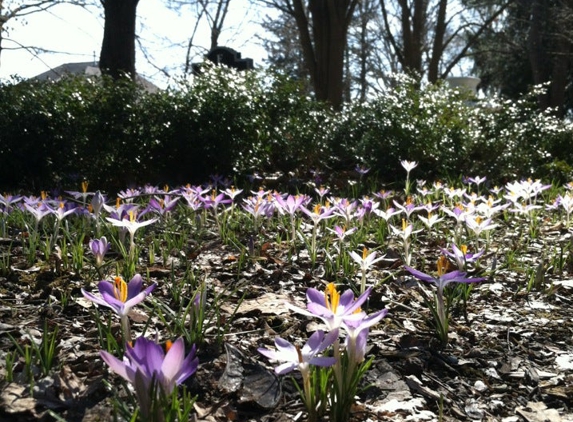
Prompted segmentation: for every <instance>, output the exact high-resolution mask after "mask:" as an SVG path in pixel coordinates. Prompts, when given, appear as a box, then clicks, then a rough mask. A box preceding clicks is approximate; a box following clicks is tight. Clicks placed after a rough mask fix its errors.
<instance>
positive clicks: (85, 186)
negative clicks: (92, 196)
mask: <svg viewBox="0 0 573 422" xmlns="http://www.w3.org/2000/svg"><path fill="white" fill-rule="evenodd" d="M87 191H88V182H87V180H84V181H83V182H82V192H83V193H87Z"/></svg>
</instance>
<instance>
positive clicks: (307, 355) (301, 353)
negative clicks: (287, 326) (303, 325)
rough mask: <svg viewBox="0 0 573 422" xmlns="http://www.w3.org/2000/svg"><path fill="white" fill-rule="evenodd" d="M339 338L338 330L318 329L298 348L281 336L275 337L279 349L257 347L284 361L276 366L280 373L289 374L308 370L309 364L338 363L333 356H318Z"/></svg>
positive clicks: (275, 358)
mask: <svg viewBox="0 0 573 422" xmlns="http://www.w3.org/2000/svg"><path fill="white" fill-rule="evenodd" d="M337 339H338V330H337V329H334V330H332V331H330V332H329V333H328V334H325V333H324V331H322V330H318V331H315V332H314V334H313V335H311V336H310V337H309V339H308V341H307V342H306V344H305V345H304V346H303V347H302V348H298V347H297V346H295V345H293V344H292V343H290V342H288V341H287V340H284V339H283V338H281V337H276V338H275V346H276V348H277V350H276V351H275V350H269V349H265V348H263V347H261V348H259V349H257V350H258V352H259V353H260V354H262V355H264V356H266V357H267V358H269V359H272V360H276V361H279V362H283V363H282V364H281V365H279V366H277V367H276V368H275V372H276V373H277V374H279V375H283V374H287V373H289V372H291V371H293V370H295V369H299V370H300V371H301V372H306V371H308V366H309V365H316V366H332V365H334V364H335V363H336V359H335V358H333V357H326V356H318V355H319V354H320V353H322V352H324V351H325V350H326V349H327V348H329V347H330V346H332V344H333V343H334V342H335V341H336V340H337Z"/></svg>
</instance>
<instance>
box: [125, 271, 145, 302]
mask: <svg viewBox="0 0 573 422" xmlns="http://www.w3.org/2000/svg"><path fill="white" fill-rule="evenodd" d="M142 285H143V279H142V278H141V275H139V274H135V275H134V276H133V278H132V279H131V280H130V281H129V283H127V297H128V298H132V297H134V296H136V295H138V294H139V293H140V292H141V287H142Z"/></svg>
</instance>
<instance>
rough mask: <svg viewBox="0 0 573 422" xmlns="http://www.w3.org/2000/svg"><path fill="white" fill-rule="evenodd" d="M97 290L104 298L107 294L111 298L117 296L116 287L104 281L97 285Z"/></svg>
mask: <svg viewBox="0 0 573 422" xmlns="http://www.w3.org/2000/svg"><path fill="white" fill-rule="evenodd" d="M97 289H98V290H99V292H100V294H101V295H102V296H103V294H104V293H107V294H108V295H110V296H115V286H114V284H113V283H111V282H109V281H107V280H102V281H100V282H99V283H98V284H97Z"/></svg>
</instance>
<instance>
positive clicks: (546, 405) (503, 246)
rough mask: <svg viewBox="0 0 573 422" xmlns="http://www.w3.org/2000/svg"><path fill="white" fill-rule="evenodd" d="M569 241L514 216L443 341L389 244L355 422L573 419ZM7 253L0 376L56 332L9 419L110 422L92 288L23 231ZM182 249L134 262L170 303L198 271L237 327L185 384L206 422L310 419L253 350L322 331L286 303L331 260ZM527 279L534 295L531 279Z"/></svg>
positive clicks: (281, 247) (427, 249) (9, 386)
mask: <svg viewBox="0 0 573 422" xmlns="http://www.w3.org/2000/svg"><path fill="white" fill-rule="evenodd" d="M267 237H268V238H269V239H272V238H273V237H272V235H270V234H269V235H268V236H267ZM570 237H571V235H570V232H569V231H568V230H566V229H565V228H564V227H562V226H561V225H559V224H558V225H556V226H552V227H541V228H540V229H539V230H538V234H537V236H536V238H534V239H533V238H532V239H529V238H528V235H527V232H525V234H524V233H522V232H519V231H518V229H516V227H514V226H512V225H506V226H504V227H503V228H502V229H499V228H498V229H497V230H496V238H495V240H494V241H493V243H492V246H491V247H490V248H489V249H488V257H487V259H486V261H487V262H488V263H489V265H492V264H493V263H495V265H496V266H497V271H496V272H495V275H494V276H493V277H490V279H489V280H488V281H486V282H483V283H481V284H479V285H475V286H474V288H473V290H472V294H471V297H470V299H469V300H468V302H467V309H466V312H465V314H464V313H462V312H459V313H458V314H454V315H453V317H452V323H451V327H450V344H449V345H448V346H447V347H446V348H440V347H438V345H437V344H436V341H435V339H434V336H433V333H432V328H431V327H430V326H429V325H428V321H429V311H428V310H427V308H426V307H425V306H424V300H423V294H424V289H426V291H429V290H428V286H421V285H420V284H419V283H418V282H416V281H415V280H414V279H412V278H411V277H409V276H407V275H405V273H404V272H403V271H402V270H401V268H402V265H403V264H402V262H401V260H400V258H399V253H398V251H399V246H398V245H393V244H391V243H390V244H389V245H387V250H385V252H386V258H385V259H384V260H383V261H381V262H379V263H377V264H376V266H375V268H373V269H372V270H371V271H370V272H369V273H368V282H369V283H370V284H375V285H376V288H375V290H374V293H373V294H372V296H371V298H370V301H369V303H368V307H369V308H371V309H381V308H384V307H387V308H388V309H389V314H388V316H387V317H386V318H385V319H383V320H382V321H381V323H380V324H378V325H377V326H375V327H373V329H372V330H371V334H370V343H369V344H370V346H369V347H370V348H369V351H368V356H374V357H375V359H374V363H373V365H372V368H371V369H370V371H369V372H368V373H367V376H366V379H365V380H364V384H365V385H366V384H369V388H367V389H365V390H364V391H363V392H362V393H361V395H360V396H359V397H358V398H357V401H356V406H355V407H354V409H353V420H355V421H378V420H395V421H434V420H439V419H440V418H441V419H442V420H444V421H448V420H450V421H457V420H460V421H469V420H476V421H477V420H481V421H505V422H511V421H527V422H537V421H550V422H558V421H573V311H572V305H573V304H572V302H573V295H572V292H573V278H571V275H570V274H571V271H573V268H572V267H571V257H569V256H568V255H567V254H568V253H569V252H567V254H566V256H565V258H564V260H565V262H564V265H563V266H562V268H560V269H557V268H555V267H554V266H553V265H552V263H551V262H552V261H551V262H550V261H549V259H548V253H547V251H548V250H561V251H564V250H566V248H568V247H569V246H570V243H571V239H570ZM438 246H444V245H440V244H439V242H436V241H435V240H433V239H431V238H424V237H422V236H420V238H419V239H418V240H417V242H416V254H418V256H419V257H422V258H423V257H424V255H427V260H428V261H432V260H434V259H435V250H436V249H437V247H438ZM0 247H1V248H2V252H1V253H2V257H3V259H7V258H8V255H9V260H10V261H9V262H10V263H11V271H7V272H6V273H5V274H4V275H3V276H2V277H0V340H1V343H0V347H1V352H2V355H1V358H2V359H1V361H2V362H4V364H3V366H2V368H1V370H2V373H1V375H4V376H5V374H6V368H5V356H6V353H7V352H9V351H13V350H14V340H15V341H16V342H18V344H20V345H24V344H30V342H38V341H39V339H41V337H42V330H43V329H44V323H47V327H48V329H49V330H52V331H53V329H54V328H55V327H57V328H58V353H57V359H56V365H55V366H54V368H55V369H54V370H53V371H52V372H50V374H49V375H48V376H42V375H41V374H40V373H39V369H38V368H32V370H33V371H36V372H35V373H34V374H33V375H34V379H35V382H34V385H33V386H32V385H30V383H29V382H28V379H29V374H26V373H25V368H24V364H23V359H19V360H18V361H17V362H16V363H15V366H14V380H13V382H11V383H7V382H6V381H5V380H4V381H3V382H2V392H1V397H0V400H1V401H0V402H1V406H0V409H1V410H0V420H2V421H4V420H6V421H32V420H65V421H70V422H75V421H85V422H88V421H108V420H113V405H112V400H111V394H112V393H111V392H110V389H109V388H108V387H107V386H106V383H105V382H104V380H109V382H110V383H111V384H116V385H119V383H118V379H117V378H118V377H116V376H114V375H112V374H109V373H108V371H107V368H106V367H105V365H104V364H103V363H102V361H101V359H100V358H99V350H100V343H99V340H98V336H99V333H98V330H97V324H96V323H95V321H94V319H93V318H94V317H93V315H94V314H93V307H92V305H91V303H89V302H87V301H85V300H83V298H82V296H81V293H80V288H82V287H86V286H85V283H86V281H85V280H84V279H83V278H82V277H80V276H77V275H75V274H74V273H72V272H70V271H61V270H59V269H58V266H57V263H55V262H54V260H53V259H51V260H46V261H39V262H38V264H37V265H36V266H33V267H29V265H27V264H26V259H25V256H24V250H23V247H22V246H21V245H20V244H19V243H18V240H13V239H2V240H1V243H0ZM183 249H184V250H183V251H175V252H174V253H172V257H173V260H172V261H171V262H166V265H161V263H157V262H156V263H154V264H153V265H142V266H141V268H138V271H139V272H141V273H142V274H146V273H147V272H148V273H149V276H150V280H149V281H150V282H151V281H157V282H158V284H159V286H160V287H159V288H158V289H157V290H156V291H155V292H154V294H153V296H154V298H157V299H158V300H165V301H166V303H169V301H170V295H171V293H170V289H169V282H170V280H171V279H172V277H175V278H177V277H178V276H179V274H178V272H179V271H184V268H185V267H186V266H188V265H192V266H193V267H194V268H195V269H197V270H198V271H200V272H201V274H202V275H203V276H204V277H205V281H206V283H207V285H208V286H209V287H210V289H212V290H211V291H212V292H218V293H221V294H224V295H225V301H224V303H222V304H221V312H220V315H219V318H220V319H221V321H223V322H225V321H229V325H228V332H227V333H225V334H224V335H223V336H222V338H221V340H222V341H215V339H216V334H217V333H214V332H209V330H207V332H206V338H207V342H206V344H205V345H204V346H203V347H202V348H201V349H200V351H199V358H200V362H201V363H200V367H199V370H198V371H197V373H196V374H195V376H194V377H192V378H191V379H190V380H188V381H187V383H186V385H187V387H188V388H189V390H190V391H191V392H192V394H194V395H195V394H196V395H197V397H198V398H197V402H196V404H195V414H196V420H198V421H216V422H218V421H269V422H270V421H291V420H301V421H302V420H304V406H303V404H302V402H301V400H300V398H299V396H298V393H297V391H296V390H295V389H294V387H293V385H292V380H291V379H290V378H289V377H284V378H279V377H277V376H276V375H275V374H274V372H273V371H272V366H270V365H269V363H268V362H267V361H266V360H265V359H264V358H262V357H261V356H260V355H259V354H258V353H257V352H256V348H257V347H261V346H267V347H272V345H273V339H274V337H275V336H277V335H280V336H282V337H284V338H288V339H289V340H291V341H299V342H300V343H303V342H304V341H306V339H307V338H308V336H309V335H310V333H312V332H313V331H314V330H316V329H317V328H318V327H319V326H318V323H317V321H316V320H312V319H310V318H306V317H302V316H300V315H296V314H294V313H292V312H289V311H288V310H287V308H286V307H285V306H284V303H285V302H290V303H293V304H296V305H298V306H302V307H304V306H305V292H306V289H307V288H308V287H315V288H318V289H321V290H322V289H323V288H324V286H325V284H326V283H327V280H325V269H324V265H323V264H324V263H323V262H322V261H321V257H322V255H319V259H318V261H317V263H316V265H315V266H314V267H313V266H311V264H310V260H309V258H308V255H306V256H305V254H304V252H305V251H304V250H303V251H302V252H301V253H300V255H299V256H298V257H294V258H292V259H289V254H288V245H287V244H285V243H273V242H268V243H265V244H263V245H261V247H260V253H259V254H258V255H257V256H256V257H251V258H249V259H247V260H245V261H242V260H241V259H240V257H238V256H237V250H236V248H233V247H232V246H230V245H228V244H225V243H223V242H222V241H221V240H220V239H219V237H218V236H217V235H216V234H214V232H213V233H211V235H205V236H203V237H202V239H201V240H200V241H197V240H194V241H193V243H192V244H191V243H190V244H188V245H185V247H184V248H183ZM512 249H513V250H514V252H516V253H517V255H518V256H519V258H518V259H519V261H520V262H521V263H523V264H524V265H523V266H521V267H520V265H515V263H509V262H508V260H509V258H508V256H509V255H507V254H506V253H505V252H506V251H508V250H512ZM516 249H519V250H517V251H516ZM142 255H143V254H142ZM420 260H421V259H420ZM510 264H512V265H510ZM520 268H535V269H536V271H535V272H534V273H531V274H530V273H528V272H526V271H525V270H523V271H522V270H520ZM380 280H384V281H383V282H380ZM354 281H358V279H357V280H354ZM528 282H531V283H532V286H533V288H531V289H530V290H529V291H528V289H525V288H524V287H523V286H524V285H526V284H527V283H528ZM92 288H93V286H92ZM66 294H69V299H68V300H65V299H66ZM102 315H103V316H104V317H105V316H107V313H106V312H105V311H102ZM130 318H131V320H132V322H133V329H134V330H135V331H137V330H142V329H143V327H145V326H146V324H148V323H150V324H149V326H152V327H154V329H157V331H159V332H161V331H162V329H163V328H165V327H162V323H161V321H160V320H159V319H158V318H157V316H156V315H153V314H152V315H151V316H150V317H149V316H148V313H147V312H146V308H145V307H138V308H136V309H134V310H133V311H132V314H131V315H130ZM148 318H151V321H148ZM113 321H114V329H115V330H116V332H118V330H119V326H118V324H117V323H116V320H113ZM118 335H119V334H118ZM13 339H14V340H13ZM294 377H295V378H296V374H295V375H294ZM2 378H4V377H2ZM118 391H120V394H121V392H122V391H123V390H122V389H121V388H120V389H119V390H118ZM54 415H56V416H54ZM58 418H60V419H58Z"/></svg>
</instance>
